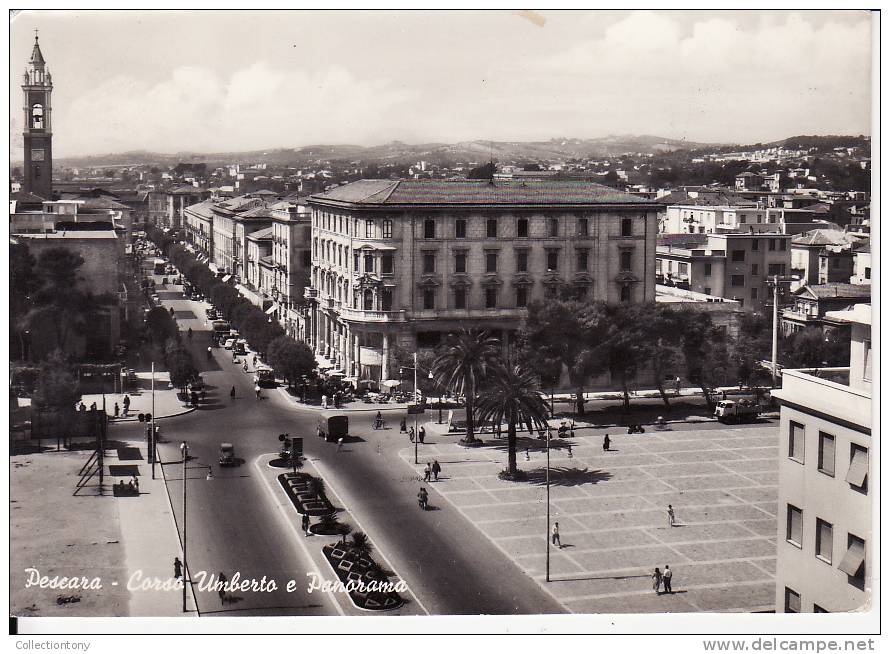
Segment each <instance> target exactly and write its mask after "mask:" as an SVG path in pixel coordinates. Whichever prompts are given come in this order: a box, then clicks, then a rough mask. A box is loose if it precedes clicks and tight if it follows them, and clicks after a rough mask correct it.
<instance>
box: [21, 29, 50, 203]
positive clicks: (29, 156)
mask: <svg viewBox="0 0 890 654" xmlns="http://www.w3.org/2000/svg"><path fill="white" fill-rule="evenodd" d="M22 91H23V92H24V99H25V129H24V134H23V136H24V146H25V170H24V173H25V183H24V185H23V190H24V191H26V192H30V193H33V194H34V195H39V196H40V197H42V198H44V199H46V200H52V199H53V132H52V107H51V104H50V102H51V96H52V92H53V78H52V76H51V75H50V73H49V69H48V68H47V67H46V61H45V60H44V59H43V53H42V52H40V42H39V40H38V38H37V34H36V30H35V34H34V48H33V49H32V50H31V61H30V62H28V67H27V68H26V69H25V75H24V81H23V84H22Z"/></svg>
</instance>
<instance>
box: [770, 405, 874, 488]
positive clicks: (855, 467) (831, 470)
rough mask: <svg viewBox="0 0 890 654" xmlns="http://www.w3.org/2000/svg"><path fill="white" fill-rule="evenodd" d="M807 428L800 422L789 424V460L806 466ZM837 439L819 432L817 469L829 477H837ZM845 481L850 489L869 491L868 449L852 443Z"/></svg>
mask: <svg viewBox="0 0 890 654" xmlns="http://www.w3.org/2000/svg"><path fill="white" fill-rule="evenodd" d="M805 443H806V427H804V426H803V425H802V424H800V423H799V422H794V421H793V420H792V421H789V423H788V458H789V459H791V460H792V461H796V462H797V463H800V464H801V465H805V461H806V458H805V455H806V452H805V447H806V445H805ZM835 459H836V456H835V438H834V435H832V434H829V433H827V432H824V431H820V432H819V446H818V451H817V455H816V469H817V470H818V471H819V472H821V473H823V474H825V475H828V476H829V477H834V476H835V466H836V461H835ZM844 480H845V481H846V482H847V483H848V484H850V487H851V488H853V489H855V490H858V491H861V492H867V491H868V448H867V447H863V446H862V445H859V444H858V443H850V463H849V466H848V467H847V476H846V477H845V478H844Z"/></svg>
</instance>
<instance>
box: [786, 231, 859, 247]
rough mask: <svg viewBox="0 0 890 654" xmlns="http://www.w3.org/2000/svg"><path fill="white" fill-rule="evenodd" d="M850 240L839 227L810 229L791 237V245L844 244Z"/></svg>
mask: <svg viewBox="0 0 890 654" xmlns="http://www.w3.org/2000/svg"><path fill="white" fill-rule="evenodd" d="M851 241H852V239H851V238H850V237H849V236H848V235H847V234H846V232H844V231H843V230H840V229H811V230H810V231H808V232H804V233H803V234H798V235H797V236H795V237H794V238H793V239H791V245H844V244H846V243H850V242H851Z"/></svg>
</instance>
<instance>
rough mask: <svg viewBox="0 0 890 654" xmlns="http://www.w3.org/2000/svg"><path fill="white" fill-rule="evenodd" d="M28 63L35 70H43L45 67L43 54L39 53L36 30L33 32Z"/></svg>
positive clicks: (38, 40)
mask: <svg viewBox="0 0 890 654" xmlns="http://www.w3.org/2000/svg"><path fill="white" fill-rule="evenodd" d="M30 63H31V65H32V66H33V67H35V68H43V67H44V66H45V65H46V60H44V58H43V53H42V52H41V51H40V39H39V37H38V36H37V30H34V48H33V49H32V50H31V61H30Z"/></svg>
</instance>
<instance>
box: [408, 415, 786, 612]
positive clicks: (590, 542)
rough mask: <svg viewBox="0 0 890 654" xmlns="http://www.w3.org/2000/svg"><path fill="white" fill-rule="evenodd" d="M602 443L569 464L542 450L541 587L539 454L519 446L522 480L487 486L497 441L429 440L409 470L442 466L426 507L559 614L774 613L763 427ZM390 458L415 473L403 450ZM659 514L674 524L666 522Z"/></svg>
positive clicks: (772, 499) (592, 437)
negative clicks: (454, 514) (549, 600)
mask: <svg viewBox="0 0 890 654" xmlns="http://www.w3.org/2000/svg"><path fill="white" fill-rule="evenodd" d="M430 427H432V426H430ZM429 431H430V429H429V428H428V432H429ZM604 432H605V430H596V431H595V432H590V431H588V430H585V431H584V432H579V435H578V436H576V438H574V439H573V440H572V449H571V456H569V452H568V450H567V449H556V447H555V444H554V447H553V448H551V487H550V497H551V519H552V520H557V521H559V526H560V534H561V540H562V543H563V547H562V548H556V547H551V549H550V553H551V562H550V565H551V579H552V581H551V582H550V583H546V582H545V581H544V570H545V558H546V551H547V549H546V548H547V547H548V545H547V540H546V538H547V536H546V534H547V532H546V519H545V497H546V494H545V493H546V490H545V485H544V469H545V458H546V451H545V450H544V449H543V448H542V447H541V448H540V449H532V450H531V451H530V453H529V457H530V458H529V460H526V458H525V450H524V449H522V450H520V452H519V453H518V455H517V460H518V465H519V467H520V468H521V469H522V470H525V471H526V472H530V473H532V474H531V477H532V478H533V481H528V482H507V481H501V480H499V479H498V478H497V473H498V472H499V471H500V470H502V469H504V468H505V466H506V458H507V455H506V441H504V446H502V447H501V446H492V447H485V448H477V449H472V450H469V449H465V448H462V447H459V446H457V445H456V444H453V443H451V442H448V443H445V442H443V441H444V440H445V439H444V438H443V437H439V438H430V439H428V440H430V441H440V442H439V443H438V444H431V443H427V444H425V445H423V446H422V448H423V449H422V450H421V451H422V458H421V460H422V463H423V464H425V463H426V461H428V460H429V461H432V460H433V459H438V461H439V463H440V464H441V465H442V468H443V472H442V475H441V481H440V482H439V483H432V484H430V485H429V488H430V490H431V491H432V492H431V495H430V502H431V504H432V505H436V504H437V503H438V504H440V505H442V508H443V509H446V510H448V509H449V508H451V507H449V506H448V504H450V505H451V506H452V507H454V508H456V509H458V510H459V511H460V512H461V513H462V514H463V515H464V516H465V517H466V518H468V519H469V520H470V521H471V522H473V523H474V524H475V525H476V526H477V527H478V528H479V529H480V530H481V531H482V532H483V533H484V534H485V535H486V536H488V537H489V538H490V539H491V540H492V541H493V542H494V543H495V544H496V545H497V546H498V547H499V548H500V549H501V550H502V551H503V552H504V553H505V554H506V555H507V556H509V557H510V558H511V559H513V560H514V561H515V562H516V563H517V565H518V566H519V567H520V568H521V569H523V570H524V571H525V572H526V573H527V574H529V575H531V576H532V577H533V578H534V579H536V580H537V581H538V582H539V583H541V585H542V586H543V587H544V588H546V590H547V591H548V592H550V593H551V594H552V595H553V596H554V597H555V598H556V599H557V600H559V601H560V602H561V603H562V604H563V605H564V606H565V607H566V609H568V610H569V611H572V612H576V613H648V612H659V613H664V612H685V611H712V612H716V611H731V612H748V611H763V610H771V609H773V608H774V607H773V603H774V598H775V592H774V583H773V578H774V575H775V556H776V552H775V550H776V502H777V486H776V483H777V482H776V478H777V471H778V464H777V454H778V451H777V450H778V430H777V429H776V426H775V423H772V424H768V425H755V426H736V427H727V428H722V429H700V430H693V431H680V430H677V431H651V430H650V431H647V432H646V433H645V434H643V435H627V434H612V435H611V436H610V437H611V439H612V448H611V449H612V451H610V452H604V451H603V450H602V435H603V433H604ZM449 440H451V439H449ZM401 454H402V459H403V460H404V462H405V463H406V464H407V465H410V466H411V467H412V468H413V469H415V470H416V471H417V472H418V474H419V475H422V472H421V471H422V465H421V466H415V465H414V464H413V457H414V450H413V448H406V449H405V450H403V451H402V453H401ZM443 498H444V501H443ZM668 504H672V505H673V507H674V510H675V513H676V516H677V522H678V526H675V527H670V526H669V525H668V517H667V505H668ZM665 564H668V565H670V566H671V569H672V570H673V571H674V576H673V587H674V591H675V592H674V594H673V595H660V596H657V595H656V594H655V592H654V591H653V589H652V581H651V576H650V575H651V574H652V572H653V570H654V568H655V567H656V566H658V567H659V568H661V569H662V570H663V569H664V566H665Z"/></svg>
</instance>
